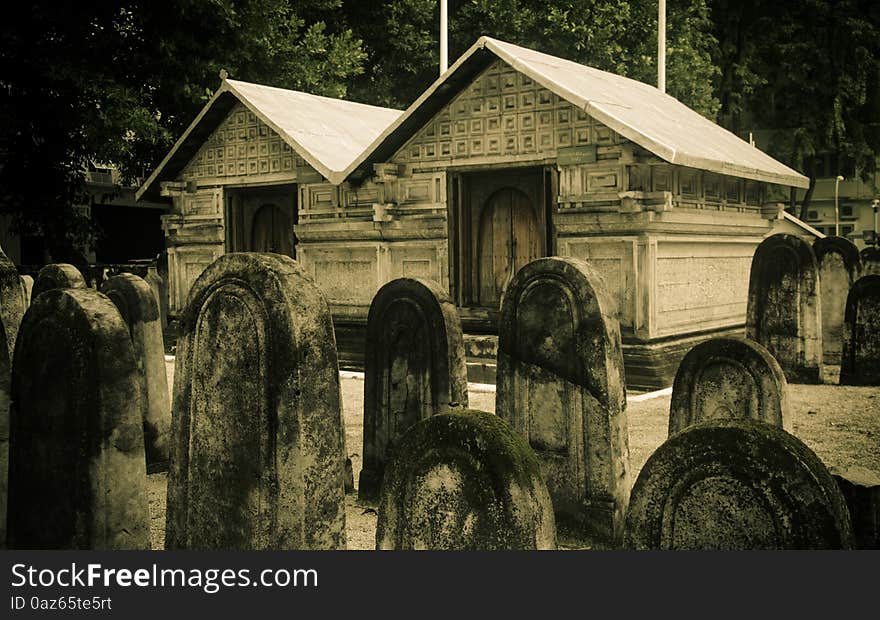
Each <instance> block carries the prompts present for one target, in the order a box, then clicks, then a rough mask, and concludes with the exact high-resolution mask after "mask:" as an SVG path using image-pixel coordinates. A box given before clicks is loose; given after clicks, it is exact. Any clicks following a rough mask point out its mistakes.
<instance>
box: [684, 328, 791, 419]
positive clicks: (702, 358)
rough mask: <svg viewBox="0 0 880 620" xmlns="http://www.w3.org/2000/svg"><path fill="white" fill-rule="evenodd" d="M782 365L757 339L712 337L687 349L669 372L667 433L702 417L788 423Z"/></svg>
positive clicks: (786, 390)
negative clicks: (674, 370) (672, 374)
mask: <svg viewBox="0 0 880 620" xmlns="http://www.w3.org/2000/svg"><path fill="white" fill-rule="evenodd" d="M787 392H788V384H787V383H786V381H785V374H784V373H783V372H782V368H780V367H779V364H778V363H777V362H776V360H775V359H773V356H772V355H770V352H769V351H767V349H765V348H764V347H762V346H761V345H760V344H758V343H757V342H753V341H751V340H747V339H746V338H713V339H711V340H706V341H705V342H702V343H700V344H698V345H697V346H695V347H694V348H693V349H691V350H690V351H689V352H688V353H687V355H685V356H684V359H682V360H681V364H680V365H679V366H678V372H677V373H676V374H675V382H674V383H673V385H672V401H671V403H670V407H669V434H670V435H673V434H675V433H677V432H679V431H680V430H683V429H684V428H686V427H688V426H691V425H693V424H697V423H698V422H703V421H706V420H713V419H723V418H751V419H753V420H762V421H764V422H768V423H770V424H774V425H776V426H781V427H786V428H787V427H788V426H790V425H791V420H790V417H789V416H790V414H789V412H788V398H787Z"/></svg>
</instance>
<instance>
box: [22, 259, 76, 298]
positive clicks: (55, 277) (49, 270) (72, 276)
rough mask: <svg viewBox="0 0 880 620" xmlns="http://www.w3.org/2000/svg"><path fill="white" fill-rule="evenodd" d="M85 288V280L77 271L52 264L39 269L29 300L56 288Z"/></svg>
mask: <svg viewBox="0 0 880 620" xmlns="http://www.w3.org/2000/svg"><path fill="white" fill-rule="evenodd" d="M86 287H87V285H86V280H85V278H83V275H82V273H81V272H80V270H79V269H77V268H76V267H74V266H73V265H69V264H67V263H54V264H51V265H46V266H45V267H43V268H42V269H40V272H39V273H38V274H37V279H36V280H34V287H33V289H32V290H31V299H32V300H33V299H35V298H36V297H37V296H38V295H39V294H40V293H45V292H46V291H50V290H52V289H56V288H86Z"/></svg>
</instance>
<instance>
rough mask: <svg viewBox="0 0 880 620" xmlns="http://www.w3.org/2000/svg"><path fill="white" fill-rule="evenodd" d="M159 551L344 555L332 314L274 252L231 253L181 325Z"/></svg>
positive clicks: (298, 270)
mask: <svg viewBox="0 0 880 620" xmlns="http://www.w3.org/2000/svg"><path fill="white" fill-rule="evenodd" d="M179 333H180V336H179V338H178V349H177V369H176V371H175V376H174V401H173V416H172V429H171V437H172V440H171V442H172V443H171V464H170V469H169V474H168V502H167V506H168V508H167V529H166V535H165V544H166V547H167V548H169V549H340V548H345V502H344V500H345V494H344V490H343V485H344V462H345V443H344V442H345V438H344V430H343V421H342V409H341V407H340V391H339V367H338V364H337V360H336V342H335V339H334V336H333V325H332V322H331V319H330V312H329V309H328V307H327V302H326V301H325V299H324V297H323V295H322V294H321V292H320V291H319V290H318V288H317V287H316V286H315V284H314V282H313V281H312V280H311V278H310V277H309V276H308V275H307V274H306V272H305V270H304V269H303V268H302V267H301V266H300V265H299V264H298V263H297V262H296V261H294V260H293V259H291V258H289V257H287V256H281V255H279V254H258V253H231V254H225V255H223V256H221V257H220V258H219V259H217V260H216V261H215V262H214V263H213V264H211V265H210V266H209V267H208V268H207V269H206V270H205V271H204V272H203V273H202V275H201V276H199V278H198V279H197V280H196V282H195V283H194V284H193V287H192V289H191V290H190V294H189V299H188V301H187V306H186V309H185V311H184V313H183V315H182V316H181V318H180V332H179Z"/></svg>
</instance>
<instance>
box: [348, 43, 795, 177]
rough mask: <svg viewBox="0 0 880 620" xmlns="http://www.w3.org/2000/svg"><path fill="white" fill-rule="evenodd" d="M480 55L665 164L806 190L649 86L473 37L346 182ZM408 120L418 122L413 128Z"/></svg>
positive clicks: (402, 137)
mask: <svg viewBox="0 0 880 620" xmlns="http://www.w3.org/2000/svg"><path fill="white" fill-rule="evenodd" d="M487 50H488V51H489V52H491V53H492V55H493V56H495V57H498V58H500V59H501V60H503V61H504V62H506V63H508V64H509V65H511V66H512V67H513V68H515V69H517V70H518V71H520V72H522V73H524V74H525V75H528V76H529V77H530V78H532V79H533V80H534V81H536V82H537V83H539V84H540V85H541V86H543V87H545V88H547V89H548V90H550V91H552V92H554V93H555V94H556V95H558V96H560V97H562V98H564V99H566V100H567V101H569V102H570V103H572V104H573V105H576V106H578V107H580V108H582V109H583V110H584V111H585V112H587V113H588V114H590V115H591V116H593V117H594V118H596V119H597V120H598V121H600V122H602V123H604V124H605V125H607V126H608V127H610V128H611V129H613V130H614V131H616V132H617V133H619V134H621V135H622V136H624V137H625V138H627V139H629V140H632V141H633V142H635V143H636V144H638V145H639V146H641V147H643V148H645V149H647V150H649V151H651V152H652V153H654V154H655V155H657V156H658V157H660V158H662V159H664V160H666V161H668V162H670V163H673V164H680V165H682V166H689V167H693V168H699V169H702V170H709V171H712V172H718V173H721V174H728V175H732V176H737V177H743V178H748V179H755V180H759V181H766V182H769V183H777V184H781V185H789V186H794V187H808V186H809V179H808V178H807V177H805V176H803V175H802V174H800V173H798V172H797V171H795V170H792V169H791V168H789V167H788V166H786V165H784V164H782V163H781V162H779V161H777V160H775V159H773V158H772V157H770V156H769V155H767V154H766V153H764V152H763V151H761V150H759V149H757V148H755V147H754V146H752V145H750V144H749V143H748V142H745V141H744V140H742V139H740V138H739V137H738V136H736V135H734V134H733V133H731V132H729V131H727V130H726V129H724V128H722V127H720V126H719V125H717V124H715V123H713V122H712V121H710V120H709V119H707V118H705V117H703V116H702V115H700V114H699V113H697V112H695V111H694V110H691V109H690V108H688V107H687V106H686V105H684V104H683V103H681V102H680V101H678V100H677V99H675V98H674V97H672V96H670V95H667V94H665V93H662V92H660V91H659V90H657V89H656V88H655V87H653V86H651V85H649V84H644V83H642V82H638V81H636V80H632V79H629V78H625V77H622V76H619V75H615V74H613V73H608V72H606V71H600V70H599V69H594V68H592V67H587V66H584V65H581V64H578V63H576V62H572V61H570V60H564V59H562V58H557V57H555V56H550V55H548V54H543V53H541V52H537V51H534V50H530V49H526V48H523V47H519V46H517V45H513V44H511V43H505V42H503V41H498V40H496V39H492V38H489V37H481V38H480V39H479V41H477V43H476V44H474V45H473V46H472V47H471V48H470V49H469V50H468V51H467V52H466V53H465V55H464V56H462V58H460V59H459V60H458V61H457V62H456V63H455V64H454V65H453V66H452V67H451V68H450V69H449V70H448V71H447V72H446V73H444V74H443V75H442V76H440V78H439V79H438V80H437V81H436V82H435V83H434V84H433V85H432V86H431V87H430V88H429V89H428V91H426V92H425V93H424V94H423V95H422V96H421V97H420V98H419V99H418V100H417V101H416V102H415V103H414V104H413V105H412V106H410V108H409V109H408V110H407V111H406V112H405V113H404V115H403V116H401V117H400V118H398V119H397V121H395V122H394V123H393V124H391V125H390V126H389V127H388V129H386V130H385V132H383V134H382V135H381V136H379V137H378V138H377V139H376V141H375V142H373V144H372V145H371V146H370V147H369V148H367V150H366V151H364V153H363V155H361V157H359V158H358V159H357V160H355V161H354V162H352V164H350V165H349V167H348V168H347V169H346V176H347V175H348V174H350V173H351V172H353V171H354V170H355V169H356V168H357V167H359V166H361V165H363V164H365V163H370V162H375V161H379V159H375V158H376V157H379V158H381V157H383V156H384V157H387V156H388V153H389V152H391V151H392V150H396V149H397V148H399V147H400V146H402V145H403V144H404V143H405V141H406V140H407V139H409V138H410V137H411V133H408V132H410V131H411V128H412V127H413V126H417V125H420V124H422V123H423V122H427V120H428V118H426V117H430V116H431V115H433V113H434V112H435V111H436V109H437V108H438V100H443V101H448V100H450V99H451V97H452V96H453V93H451V92H450V90H452V89H450V88H449V87H448V86H449V85H452V84H457V83H458V82H460V81H461V80H459V79H457V77H456V74H457V73H465V74H473V72H474V67H473V65H478V66H479V67H480V68H482V67H485V66H487V62H488V61H487V59H486V57H485V51H487ZM416 119H419V120H421V121H422V123H419V122H414V121H416Z"/></svg>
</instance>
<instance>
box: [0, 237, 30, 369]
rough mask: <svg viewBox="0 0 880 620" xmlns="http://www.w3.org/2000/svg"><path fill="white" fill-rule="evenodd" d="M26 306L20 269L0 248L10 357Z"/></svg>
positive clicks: (0, 297) (0, 302) (1, 305)
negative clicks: (19, 274) (19, 273)
mask: <svg viewBox="0 0 880 620" xmlns="http://www.w3.org/2000/svg"><path fill="white" fill-rule="evenodd" d="M26 308H27V306H26V305H25V301H24V294H23V291H22V289H21V280H20V279H19V276H18V270H17V269H16V268H15V265H14V264H13V262H12V261H11V260H9V258H8V257H7V256H6V254H5V253H4V252H3V250H2V248H0V320H2V321H3V328H4V330H5V332H6V336H5V337H4V339H3V342H4V343H5V345H6V351H7V355H8V356H9V358H10V359H12V352H13V350H14V349H15V338H16V335H17V334H18V326H19V325H21V319H22V317H23V316H24V311H25V309H26Z"/></svg>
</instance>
